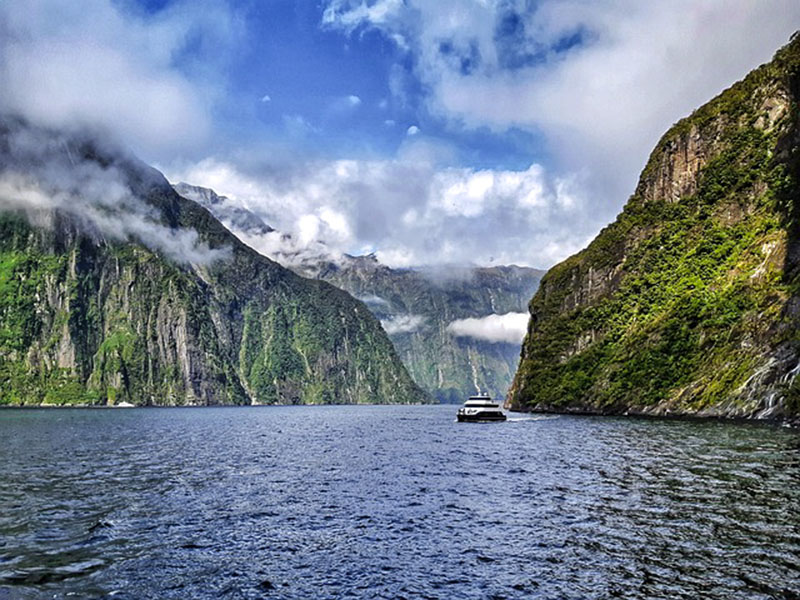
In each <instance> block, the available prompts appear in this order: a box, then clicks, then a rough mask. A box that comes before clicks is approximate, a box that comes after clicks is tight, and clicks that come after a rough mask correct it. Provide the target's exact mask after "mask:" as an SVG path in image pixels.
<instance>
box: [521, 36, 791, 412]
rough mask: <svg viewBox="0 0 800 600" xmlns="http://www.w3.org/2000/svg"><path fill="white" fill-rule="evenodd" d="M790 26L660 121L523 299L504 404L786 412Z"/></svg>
mask: <svg viewBox="0 0 800 600" xmlns="http://www.w3.org/2000/svg"><path fill="white" fill-rule="evenodd" d="M798 98H800V38H798V36H797V34H795V35H794V36H793V37H792V40H791V41H790V43H789V44H788V45H787V46H785V47H784V48H782V49H781V50H779V51H778V52H777V53H776V55H775V58H774V59H773V60H772V61H771V62H770V63H767V64H765V65H762V66H761V67H759V68H757V69H755V70H754V71H753V72H751V73H750V74H749V75H748V76H747V77H746V78H745V79H744V80H742V81H740V82H738V83H736V84H734V85H733V86H731V87H730V88H728V89H727V90H725V91H724V92H722V93H721V94H719V95H718V96H717V97H715V98H714V99H712V100H711V101H709V102H708V103H706V104H705V105H703V106H702V107H700V108H698V109H697V110H696V111H694V112H693V113H692V115H690V116H689V117H687V118H685V119H682V120H680V121H679V122H678V123H676V124H675V125H673V126H672V127H671V128H670V129H669V130H668V131H667V132H666V133H665V135H664V136H663V137H662V138H661V140H660V141H659V142H658V144H657V145H656V147H655V149H654V151H653V152H652V153H651V155H650V157H649V159H648V161H647V164H646V166H645V168H644V170H643V171H642V175H641V177H640V179H639V183H638V184H637V187H636V190H635V192H634V194H633V195H632V196H631V198H630V199H629V200H628V202H627V204H626V205H625V208H624V209H623V211H622V213H620V215H619V216H618V217H617V219H616V220H615V221H614V222H613V223H611V224H610V225H608V226H607V227H606V228H604V229H603V231H601V232H600V234H598V236H597V237H596V238H595V240H594V241H593V242H592V243H591V244H590V245H589V246H588V247H587V248H586V249H584V250H582V251H581V252H579V253H578V254H576V255H574V256H572V257H570V258H568V259H566V260H565V261H563V262H562V263H560V264H558V265H556V266H554V267H553V268H552V269H550V271H548V273H547V274H546V275H545V276H544V278H543V280H542V283H541V286H540V289H539V291H538V292H537V293H536V295H535V296H534V297H533V298H532V299H531V301H530V305H529V312H530V314H531V319H530V322H529V327H528V333H527V335H526V338H525V341H524V342H523V348H522V358H521V362H520V367H519V369H518V371H517V373H516V376H515V379H514V384H513V385H512V388H511V389H510V391H509V394H508V397H507V399H506V406H507V407H509V408H511V409H513V410H543V411H557V412H570V411H577V412H593V413H603V414H606V413H611V414H620V413H643V414H689V415H699V416H727V417H754V418H780V417H791V416H792V415H796V414H797V413H798V412H800V402H798V399H800V390H798V384H797V382H798V379H797V377H796V375H797V372H798V370H800V368H799V366H800V342H799V340H800V335H799V334H800V327H798V315H799V314H800V295H799V294H798V290H799V289H800V288H799V286H798V266H799V265H800V260H799V258H800V251H798V244H797V240H798V239H799V238H798V236H797V234H798V227H800V219H798V210H799V209H800V186H799V185H798V181H800V177H799V176H798V175H799V174H800V169H799V168H798V165H800V158H799V151H798V146H799V145H800V143H799V142H800V126H798V113H799V111H798Z"/></svg>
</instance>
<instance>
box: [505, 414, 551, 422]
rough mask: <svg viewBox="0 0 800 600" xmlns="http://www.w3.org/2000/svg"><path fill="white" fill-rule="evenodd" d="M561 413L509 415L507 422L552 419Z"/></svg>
mask: <svg viewBox="0 0 800 600" xmlns="http://www.w3.org/2000/svg"><path fill="white" fill-rule="evenodd" d="M558 418H559V415H538V416H535V417H508V418H507V419H506V423H522V422H524V421H551V420H552V419H558Z"/></svg>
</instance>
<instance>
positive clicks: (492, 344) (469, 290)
mask: <svg viewBox="0 0 800 600" xmlns="http://www.w3.org/2000/svg"><path fill="white" fill-rule="evenodd" d="M174 187H175V189H176V190H177V191H178V193H179V194H181V195H183V196H185V197H187V198H191V199H192V200H195V201H196V202H198V203H200V204H201V205H202V206H205V207H206V208H208V210H209V211H211V212H212V214H214V216H216V217H217V218H218V219H220V220H221V221H222V222H223V223H224V224H225V225H226V226H227V227H228V228H229V229H230V230H231V231H232V232H233V233H234V234H236V235H237V236H238V237H239V238H240V239H241V240H242V241H243V242H245V243H248V244H251V245H252V246H253V247H254V248H257V249H259V250H261V251H262V252H265V253H267V254H268V255H270V256H273V257H274V258H275V259H276V260H279V261H280V262H282V263H283V264H285V265H287V266H288V267H289V268H291V269H293V270H294V271H295V272H296V273H298V274H300V275H302V276H304V277H309V278H313V279H321V280H323V281H327V282H329V283H332V284H333V285H335V286H336V287H338V288H341V289H343V290H345V291H347V292H349V293H351V294H353V295H354V296H355V297H356V298H359V299H361V300H363V301H364V303H365V304H366V305H367V307H368V308H369V309H370V310H371V311H372V313H373V314H374V315H375V316H376V317H378V318H379V319H380V320H381V323H382V324H383V326H384V328H385V329H386V332H387V333H388V334H389V338H390V339H391V340H392V343H393V344H394V346H395V348H396V349H397V352H398V354H399V355H400V358H401V359H402V361H403V364H404V365H405V366H406V368H407V369H408V371H409V373H410V374H411V376H412V378H413V379H414V381H415V382H417V384H419V385H420V386H422V387H423V388H424V389H425V390H427V391H428V392H430V393H431V394H432V395H433V396H434V397H435V398H436V399H437V400H439V401H440V402H463V401H464V398H465V397H466V396H469V395H470V394H473V393H475V392H476V391H479V390H482V391H487V392H489V393H490V394H492V395H493V396H504V395H505V393H506V392H507V390H508V387H509V385H510V384H511V380H512V377H513V375H514V371H515V370H516V368H517V363H518V362H519V344H518V342H516V341H514V342H510V341H507V340H497V339H494V340H488V339H480V338H476V337H467V336H457V335H455V334H454V333H453V332H452V331H451V329H450V327H449V326H450V325H451V324H452V323H453V322H454V321H456V320H459V319H467V318H483V317H486V316H488V315H496V314H505V313H509V312H514V313H520V312H522V311H524V310H525V306H526V305H527V303H528V300H529V299H530V297H531V294H533V292H534V291H536V288H537V286H538V285H539V279H540V278H541V276H542V274H543V271H540V270H537V269H530V268H527V267H517V266H500V267H491V268H471V267H447V268H439V269H435V270H434V269H424V268H423V269H392V268H390V267H387V266H386V265H384V264H381V263H380V262H379V261H378V260H377V259H376V258H375V257H374V256H371V255H370V256H343V257H337V258H336V259H335V260H333V259H332V258H331V254H332V253H331V252H330V250H329V249H327V248H325V247H324V245H323V244H318V245H317V246H315V247H312V248H303V249H302V251H301V250H299V249H295V248H294V246H293V244H292V243H291V239H290V236H288V235H286V234H281V233H280V232H278V231H276V230H274V229H273V228H272V227H270V226H269V225H267V224H266V223H265V222H264V221H263V220H261V219H260V218H259V217H258V216H257V215H256V214H254V213H253V212H251V211H249V210H247V209H246V208H245V207H244V206H242V205H240V204H238V203H237V202H236V201H235V200H233V199H231V198H228V197H226V196H220V195H218V194H216V193H215V192H214V191H213V190H210V189H208V188H203V187H199V186H194V185H189V184H186V183H178V184H175V185H174Z"/></svg>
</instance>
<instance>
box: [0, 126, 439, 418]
mask: <svg viewBox="0 0 800 600" xmlns="http://www.w3.org/2000/svg"><path fill="white" fill-rule="evenodd" d="M20 131H22V132H23V133H24V134H25V135H26V136H29V137H32V138H34V139H36V138H37V137H38V138H42V139H39V140H38V142H37V143H38V144H39V146H41V147H42V148H46V149H47V152H46V153H45V155H44V157H43V159H44V158H46V159H47V160H46V161H45V160H40V161H39V163H42V164H45V163H48V162H49V161H52V162H54V163H62V164H60V167H59V168H61V169H62V171H63V172H62V171H59V178H58V181H66V182H67V183H70V184H71V183H74V181H72V180H70V177H73V174H72V171H80V173H81V174H82V175H81V177H84V178H83V179H81V178H80V177H77V176H76V177H75V178H74V179H75V180H79V181H80V182H81V183H82V184H83V185H87V186H88V185H89V184H90V183H91V184H94V183H97V185H96V186H95V187H99V188H100V189H101V190H102V192H101V194H100V195H101V197H103V194H104V193H105V191H104V190H105V189H106V188H105V187H103V185H101V184H108V183H109V182H105V181H101V182H97V181H94V180H91V179H88V180H87V179H85V177H86V173H89V174H90V175H92V174H95V172H96V173H97V174H98V175H101V176H107V177H109V178H110V175H109V174H110V173H113V175H114V177H115V178H116V180H115V181H113V182H111V183H113V185H121V184H124V186H125V188H126V189H129V194H130V195H131V196H132V197H134V199H135V202H134V201H130V200H126V202H128V203H129V205H130V206H133V207H134V208H135V210H133V211H131V210H128V212H125V206H124V205H123V204H124V203H123V204H120V205H116V204H114V205H112V204H110V203H109V204H107V205H104V204H102V202H101V203H99V204H98V203H95V204H91V205H88V204H87V205H86V206H84V205H80V207H81V208H80V210H77V209H75V208H74V207H71V206H70V204H69V203H67V202H61V203H54V204H53V205H48V206H47V207H42V206H35V207H34V206H31V205H26V204H25V198H26V190H27V188H19V186H17V188H14V187H13V185H17V184H16V182H17V180H18V179H20V172H21V171H23V175H25V176H26V177H28V179H31V177H33V179H35V174H36V173H37V171H36V168H35V164H34V163H35V162H36V161H33V160H28V158H27V157H26V156H23V157H22V158H23V159H24V160H22V159H20V157H18V156H17V157H14V156H13V148H14V144H13V142H11V141H9V140H10V139H11V138H12V137H13V136H14V135H19V134H20ZM0 134H2V135H0V159H2V160H0V179H4V180H5V181H11V183H12V184H13V185H6V187H5V188H4V189H3V197H2V198H0V208H2V210H0V404H57V405H60V404H114V403H120V402H129V403H133V404H147V405H175V404H246V403H252V402H255V403H363V402H370V403H392V402H394V403H403V402H421V401H426V400H427V396H426V395H425V394H424V392H422V391H421V390H420V389H419V388H418V387H417V386H416V385H414V383H413V382H412V380H411V378H410V377H409V375H408V373H407V372H406V370H405V369H404V368H403V366H402V364H401V362H400V360H399V359H398V357H397V354H396V352H395V350H394V348H393V347H392V344H391V342H390V341H389V339H388V338H387V336H386V334H385V333H384V332H383V330H382V329H381V327H380V324H379V322H378V321H377V320H376V319H375V318H374V317H373V316H372V314H371V313H370V312H369V310H368V309H367V308H366V307H365V306H364V305H363V304H362V303H360V302H358V301H356V300H355V299H353V298H352V297H350V296H349V295H348V294H346V293H344V292H342V291H340V290H338V289H336V288H335V287H333V286H331V285H328V284H325V283H322V282H319V281H310V280H306V279H303V278H301V277H298V276H297V275H295V274H294V273H292V272H290V271H288V270H286V269H284V268H283V267H281V266H280V265H278V264H277V263H274V262H272V261H270V260H269V259H266V258H264V257H262V256H260V255H258V254H257V253H256V252H254V251H252V250H251V249H250V248H248V247H246V246H244V245H243V244H241V243H240V242H239V241H238V240H237V239H236V238H235V237H234V236H233V235H231V234H230V233H229V232H228V231H227V230H226V229H225V228H224V227H223V226H222V225H221V224H220V223H219V222H218V221H217V220H216V219H214V218H213V217H212V216H211V215H210V214H209V213H208V212H207V211H206V210H205V209H203V208H201V207H200V206H198V205H197V204H195V203H194V202H192V201H190V200H186V199H184V198H181V197H180V196H178V195H177V194H176V193H175V192H174V191H173V190H172V189H171V187H170V186H169V184H168V183H167V182H166V180H164V179H163V177H161V175H160V174H158V173H157V172H155V171H153V170H152V169H149V168H147V167H145V166H144V165H141V164H139V163H137V162H135V161H134V160H133V159H129V158H123V157H121V156H119V155H117V154H109V153H108V152H109V151H107V150H100V149H98V148H97V147H96V146H94V145H93V144H92V143H87V142H81V141H72V140H67V141H66V142H65V143H64V144H62V143H61V140H60V139H58V138H56V141H57V142H58V143H50V142H49V141H48V136H54V137H55V136H57V134H55V133H52V132H42V131H41V130H35V129H33V128H30V127H28V126H26V125H24V124H21V123H20V122H18V121H14V120H10V121H8V122H7V123H6V124H4V125H3V126H2V127H0ZM29 145H30V144H29ZM53 148H55V154H54V153H53V152H54V150H53ZM38 151H40V150H37V152H38ZM41 152H44V150H41ZM65 157H66V158H65ZM76 157H80V161H79V163H78V164H77V166H74V165H75V162H76ZM15 161H16V162H15ZM26 161H27V162H29V163H30V165H31V173H33V176H31V173H25V172H24V170H25V169H26V165H27V163H26ZM65 165H66V166H65ZM87 165H88V166H87ZM47 167H48V168H49V169H51V170H52V169H55V168H56V167H51V165H49V164H47ZM120 179H121V181H118V180H120ZM67 183H64V185H67ZM37 185H38V182H37ZM42 189H43V190H45V191H46V192H47V194H45V196H46V197H52V198H58V197H60V196H59V194H61V193H62V192H61V190H59V189H51V188H46V187H42ZM107 189H108V190H109V192H108V193H109V194H112V193H113V189H112V186H109V187H108V188H107ZM9 190H11V191H9ZM15 190H16V191H15ZM79 191H80V190H79ZM92 193H96V192H91V191H87V193H86V195H87V197H88V196H91V194H92ZM74 198H75V199H76V200H75V201H77V199H82V198H83V196H82V194H80V193H78V194H76V195H75V196H74ZM84 200H85V199H84ZM130 206H129V207H128V208H129V209H130ZM87 207H88V208H87ZM87 215H89V216H87ZM140 223H146V224H147V226H146V227H143V226H140ZM134 226H135V227H139V229H134ZM117 230H122V231H128V232H130V231H134V232H137V233H135V234H130V233H128V234H127V235H124V236H123V235H120V234H119V233H114V234H113V235H112V234H110V233H109V231H112V232H116V231H117ZM151 230H152V231H155V233H152V231H151ZM187 232H190V233H191V235H189V234H187ZM148 236H149V237H148ZM156 236H160V238H161V239H156ZM178 253H183V254H184V255H185V256H186V258H185V259H181V258H180V257H179V256H178ZM176 257H177V258H176ZM207 257H208V258H207Z"/></svg>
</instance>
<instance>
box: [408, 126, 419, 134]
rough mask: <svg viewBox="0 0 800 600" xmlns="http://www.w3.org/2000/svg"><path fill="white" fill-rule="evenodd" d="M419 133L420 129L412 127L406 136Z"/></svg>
mask: <svg viewBox="0 0 800 600" xmlns="http://www.w3.org/2000/svg"><path fill="white" fill-rule="evenodd" d="M418 133H419V127H417V126H416V125H411V126H410V127H409V128H408V129H407V130H406V135H417V134H418Z"/></svg>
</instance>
